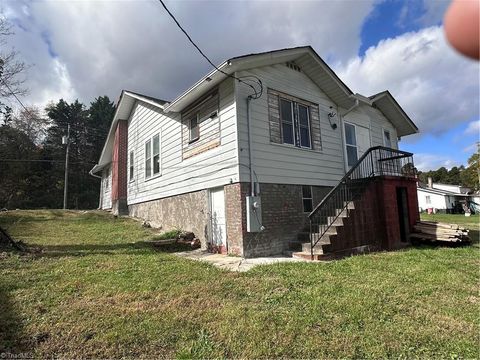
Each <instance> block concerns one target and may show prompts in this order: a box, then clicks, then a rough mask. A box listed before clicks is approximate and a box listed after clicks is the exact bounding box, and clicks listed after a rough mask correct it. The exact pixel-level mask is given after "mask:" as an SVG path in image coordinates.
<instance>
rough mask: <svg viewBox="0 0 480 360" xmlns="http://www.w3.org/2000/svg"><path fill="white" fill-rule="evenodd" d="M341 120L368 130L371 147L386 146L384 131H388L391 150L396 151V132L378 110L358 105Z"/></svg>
mask: <svg viewBox="0 0 480 360" xmlns="http://www.w3.org/2000/svg"><path fill="white" fill-rule="evenodd" d="M343 120H344V121H347V122H349V123H353V124H355V125H359V126H364V127H367V128H369V130H370V138H371V146H372V147H373V146H386V145H385V138H384V131H388V132H389V133H390V140H391V146H390V147H391V148H392V149H398V143H397V131H396V130H395V127H394V126H393V125H392V123H391V122H390V121H388V119H387V118H386V117H385V115H383V113H382V112H381V111H380V110H378V109H375V108H372V107H371V106H368V105H365V104H362V103H360V106H358V107H357V108H355V109H354V110H353V111H351V112H350V113H348V114H347V115H346V116H345V117H344V119H343Z"/></svg>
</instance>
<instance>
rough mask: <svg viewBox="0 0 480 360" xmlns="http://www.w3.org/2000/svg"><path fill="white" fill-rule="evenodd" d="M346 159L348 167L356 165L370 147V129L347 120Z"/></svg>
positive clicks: (345, 128) (345, 127)
mask: <svg viewBox="0 0 480 360" xmlns="http://www.w3.org/2000/svg"><path fill="white" fill-rule="evenodd" d="M344 130H345V159H346V163H347V169H350V168H351V167H352V166H353V165H355V164H356V163H357V161H358V159H360V158H361V157H362V155H363V154H364V153H365V152H366V151H367V150H368V149H369V148H370V130H369V129H368V128H366V127H364V126H359V125H354V124H351V123H348V122H345V126H344Z"/></svg>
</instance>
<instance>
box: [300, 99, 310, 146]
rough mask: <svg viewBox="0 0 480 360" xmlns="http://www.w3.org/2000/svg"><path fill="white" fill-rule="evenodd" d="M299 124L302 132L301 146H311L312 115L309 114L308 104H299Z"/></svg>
mask: <svg viewBox="0 0 480 360" xmlns="http://www.w3.org/2000/svg"><path fill="white" fill-rule="evenodd" d="M298 125H299V129H300V131H299V133H300V146H301V147H306V148H309V147H310V117H309V115H308V106H305V105H301V104H298Z"/></svg>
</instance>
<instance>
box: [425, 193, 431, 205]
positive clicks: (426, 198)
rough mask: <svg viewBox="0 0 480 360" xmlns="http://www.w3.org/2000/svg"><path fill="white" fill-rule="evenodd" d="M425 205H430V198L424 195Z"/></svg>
mask: <svg viewBox="0 0 480 360" xmlns="http://www.w3.org/2000/svg"><path fill="white" fill-rule="evenodd" d="M425 204H427V205H432V198H431V197H430V195H425Z"/></svg>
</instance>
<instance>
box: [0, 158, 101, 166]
mask: <svg viewBox="0 0 480 360" xmlns="http://www.w3.org/2000/svg"><path fill="white" fill-rule="evenodd" d="M0 162H12V163H15V162H21V163H24V162H44V163H62V164H63V163H64V161H63V160H48V159H0ZM70 164H77V165H78V164H86V165H87V164H95V162H92V161H77V162H71V163H70Z"/></svg>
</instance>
